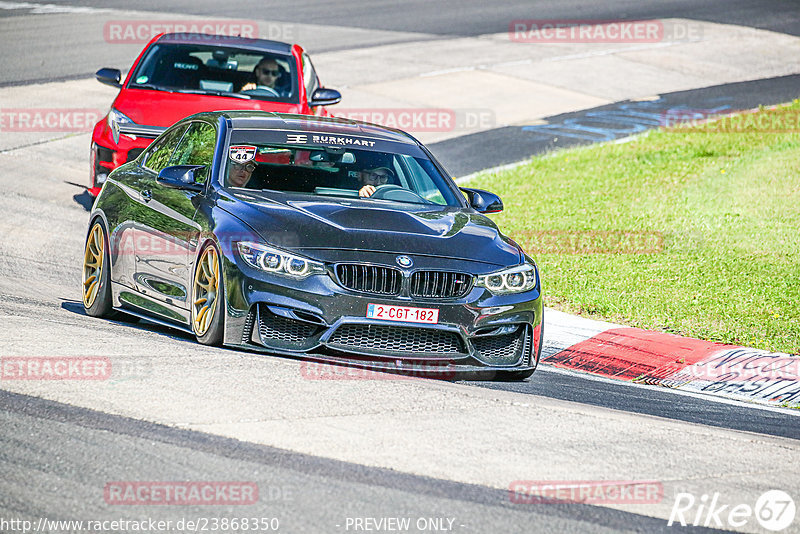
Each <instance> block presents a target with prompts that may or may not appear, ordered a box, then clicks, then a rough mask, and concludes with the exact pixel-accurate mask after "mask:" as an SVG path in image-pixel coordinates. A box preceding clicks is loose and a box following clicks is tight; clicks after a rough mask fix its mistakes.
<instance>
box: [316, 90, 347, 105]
mask: <svg viewBox="0 0 800 534" xmlns="http://www.w3.org/2000/svg"><path fill="white" fill-rule="evenodd" d="M341 100H342V93H340V92H339V91H337V90H336V89H327V88H325V87H320V88H319V89H317V90H316V91H314V94H312V95H311V100H309V101H308V105H309V106H312V107H313V106H330V105H332V104H338V103H339V102H340V101H341Z"/></svg>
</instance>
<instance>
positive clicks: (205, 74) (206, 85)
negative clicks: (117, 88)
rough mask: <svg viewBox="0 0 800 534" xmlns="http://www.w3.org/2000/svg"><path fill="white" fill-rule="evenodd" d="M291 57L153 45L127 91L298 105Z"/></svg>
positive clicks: (248, 51)
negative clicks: (145, 90)
mask: <svg viewBox="0 0 800 534" xmlns="http://www.w3.org/2000/svg"><path fill="white" fill-rule="evenodd" d="M295 71H296V68H295V61H294V58H293V57H292V56H289V55H281V54H273V53H267V52H260V51H255V50H246V49H238V48H230V47H221V46H213V45H202V44H156V45H153V46H152V47H150V49H149V50H148V51H147V54H146V55H145V57H144V58H143V59H142V61H141V62H140V63H139V65H138V67H137V69H136V72H135V73H134V74H133V76H132V77H131V81H130V83H129V84H128V87H129V88H135V89H152V90H163V91H170V92H177V93H189V94H209V95H218V96H229V97H235V98H246V99H258V100H272V101H277V102H287V103H292V104H296V103H298V101H299V99H298V90H297V75H296V72H295Z"/></svg>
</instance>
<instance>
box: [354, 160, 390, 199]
mask: <svg viewBox="0 0 800 534" xmlns="http://www.w3.org/2000/svg"><path fill="white" fill-rule="evenodd" d="M358 180H359V182H360V183H361V189H359V190H358V196H360V197H369V196H372V194H373V193H374V192H375V188H376V187H378V186H381V185H385V184H387V183H389V182H390V181H393V180H394V172H392V170H391V169H389V168H387V167H375V168H374V169H365V170H363V171H361V172H359V173H358Z"/></svg>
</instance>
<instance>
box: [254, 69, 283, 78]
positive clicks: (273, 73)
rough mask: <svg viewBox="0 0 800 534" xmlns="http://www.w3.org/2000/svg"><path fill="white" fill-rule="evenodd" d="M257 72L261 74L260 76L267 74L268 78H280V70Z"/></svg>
mask: <svg viewBox="0 0 800 534" xmlns="http://www.w3.org/2000/svg"><path fill="white" fill-rule="evenodd" d="M258 72H259V73H261V74H268V75H270V76H280V74H281V71H280V69H275V70H272V69H258Z"/></svg>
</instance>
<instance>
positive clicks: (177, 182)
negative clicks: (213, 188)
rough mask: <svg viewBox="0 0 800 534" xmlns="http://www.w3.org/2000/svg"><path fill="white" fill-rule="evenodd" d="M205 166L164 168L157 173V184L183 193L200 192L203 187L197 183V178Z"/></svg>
mask: <svg viewBox="0 0 800 534" xmlns="http://www.w3.org/2000/svg"><path fill="white" fill-rule="evenodd" d="M205 168H206V166H205V165H173V166H172V167H164V168H163V169H161V172H160V173H158V179H157V180H156V181H157V182H158V183H159V184H161V185H163V186H164V187H169V188H171V189H183V190H184V191H194V192H195V193H199V192H201V191H202V190H203V189H204V188H205V186H204V185H203V184H199V183H197V176H198V175H199V174H200V171H202V170H203V169H205Z"/></svg>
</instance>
